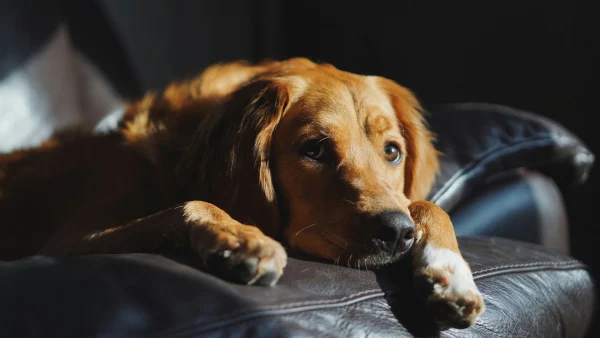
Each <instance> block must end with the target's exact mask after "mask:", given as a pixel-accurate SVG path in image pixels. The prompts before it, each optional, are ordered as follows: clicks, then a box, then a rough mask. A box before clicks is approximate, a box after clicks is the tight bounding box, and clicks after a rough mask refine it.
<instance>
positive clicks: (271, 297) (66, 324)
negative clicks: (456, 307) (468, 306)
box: [0, 238, 593, 337]
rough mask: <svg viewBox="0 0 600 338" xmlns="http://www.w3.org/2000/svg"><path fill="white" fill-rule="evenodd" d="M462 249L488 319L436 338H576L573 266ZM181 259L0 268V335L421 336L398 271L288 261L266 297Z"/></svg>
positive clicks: (580, 301)
mask: <svg viewBox="0 0 600 338" xmlns="http://www.w3.org/2000/svg"><path fill="white" fill-rule="evenodd" d="M460 245H461V249H462V251H463V254H464V256H465V259H466V260H467V261H468V262H469V263H470V264H471V267H472V269H473V272H474V276H475V280H476V283H477V285H478V287H479V288H480V290H481V292H482V294H483V296H484V298H485V301H486V304H487V311H486V313H485V314H484V316H483V317H482V318H481V319H480V320H479V321H478V322H477V323H476V324H475V325H474V326H473V327H471V328H469V329H467V330H466V331H463V330H454V329H451V330H447V331H444V332H443V336H450V337H451V336H457V335H459V334H460V335H465V334H470V335H472V336H477V337H490V336H495V335H499V336H503V337H510V336H513V337H523V336H529V337H556V336H567V337H580V336H583V333H584V332H585V330H586V328H587V326H588V325H589V321H590V316H591V313H592V306H593V297H592V296H591V295H592V294H593V290H592V287H593V286H592V282H591V279H590V275H589V272H588V271H587V270H586V268H585V267H584V266H583V265H582V264H581V263H579V262H578V261H576V260H573V259H572V258H570V257H568V256H565V255H562V254H558V253H554V252H550V251H547V250H545V249H543V248H541V247H538V246H535V245H529V244H524V243H520V242H513V241H510V240H504V239H495V238H488V239H475V238H462V239H460ZM186 260H187V261H185V262H184V263H185V264H179V263H178V262H177V261H179V262H182V261H181V260H180V259H177V261H175V260H173V259H170V258H166V257H162V256H158V255H151V254H129V255H97V256H86V257H67V258H48V257H31V258H25V259H22V260H20V261H16V262H0V275H1V276H2V278H0V299H2V303H1V304H2V305H1V306H0V328H1V331H2V334H3V335H4V336H6V337H35V336H40V335H45V336H52V337H90V336H103V337H109V336H110V337H155V336H161V337H167V336H168V337H188V336H199V335H202V336H208V337H210V336H260V337H267V336H278V337H284V336H311V337H328V336H329V337H351V336H367V335H370V334H374V335H376V336H382V335H396V336H409V331H407V329H406V327H409V328H410V329H411V331H410V332H411V333H413V334H414V333H420V332H419V331H418V330H422V329H423V328H424V327H427V326H426V325H423V322H424V321H425V322H426V321H427V318H428V317H427V315H426V312H422V311H423V309H421V308H420V307H419V306H418V305H419V302H417V301H416V298H415V296H414V295H415V293H414V292H413V291H412V290H413V289H412V287H410V285H409V284H407V282H406V277H407V276H408V275H409V274H408V273H407V270H406V269H405V268H406V267H403V266H397V267H393V268H391V269H389V270H388V271H381V272H379V273H377V274H375V273H374V272H371V271H358V270H355V269H350V268H345V267H342V266H332V265H330V264H323V263H319V262H310V261H305V260H298V259H290V261H289V265H288V267H287V268H286V271H285V274H284V276H283V278H282V279H281V281H280V283H279V284H278V285H277V286H274V287H271V288H268V287H248V286H242V285H236V284H232V283H228V282H225V281H222V280H219V279H218V278H215V277H212V276H211V275H208V274H206V273H203V272H201V271H200V270H198V269H197V266H198V265H199V262H198V259H196V258H189V257H188V258H186ZM540 290H543V292H540ZM399 320H400V323H404V324H407V326H403V325H400V324H399ZM409 324H410V325H409Z"/></svg>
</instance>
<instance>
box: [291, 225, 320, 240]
mask: <svg viewBox="0 0 600 338" xmlns="http://www.w3.org/2000/svg"><path fill="white" fill-rule="evenodd" d="M317 224H318V223H313V224H311V225H307V226H305V227H304V228H302V229H300V231H298V232H297V233H296V234H295V235H294V237H296V236H298V234H299V233H301V232H302V231H304V230H306V229H308V228H310V227H312V226H315V225H317Z"/></svg>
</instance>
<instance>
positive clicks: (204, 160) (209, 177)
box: [176, 80, 289, 236]
mask: <svg viewBox="0 0 600 338" xmlns="http://www.w3.org/2000/svg"><path fill="white" fill-rule="evenodd" d="M288 102H289V94H288V91H287V87H286V86H285V85H284V84H282V83H279V82H277V81H275V80H258V81H255V82H252V83H249V84H247V85H245V86H242V87H241V88H240V89H239V90H237V91H236V92H234V93H233V94H232V95H231V98H230V99H229V100H228V102H226V103H225V104H224V105H223V108H222V110H221V111H217V112H211V113H210V115H209V116H207V117H206V118H205V119H204V120H203V121H202V122H201V124H200V126H199V127H198V129H197V130H196V132H195V135H194V138H193V142H192V144H191V145H190V146H189V147H188V148H187V149H186V150H185V151H184V153H183V155H182V157H181V159H180V161H179V164H178V167H177V170H176V171H177V177H178V181H179V184H180V185H186V184H187V185H188V187H184V189H185V190H186V191H188V195H189V198H190V199H199V200H204V201H207V202H210V203H213V204H215V205H216V206H218V207H220V208H221V209H223V210H225V211H226V212H228V213H229V214H230V216H231V217H233V218H234V219H236V220H238V221H240V222H242V223H246V224H254V225H256V226H258V227H259V228H261V229H262V230H263V231H264V232H265V233H267V234H269V235H273V236H274V235H275V234H277V232H278V227H279V209H278V205H277V198H276V194H275V188H274V186H273V179H272V175H271V168H270V152H271V140H272V136H273V132H274V130H275V128H276V127H277V125H278V123H279V120H280V119H281V117H282V115H283V113H284V112H285V110H286V109H287V105H288Z"/></svg>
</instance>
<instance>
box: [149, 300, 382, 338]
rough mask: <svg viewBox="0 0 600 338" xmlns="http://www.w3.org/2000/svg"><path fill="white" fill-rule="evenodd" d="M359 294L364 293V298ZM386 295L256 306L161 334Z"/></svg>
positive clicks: (359, 301)
mask: <svg viewBox="0 0 600 338" xmlns="http://www.w3.org/2000/svg"><path fill="white" fill-rule="evenodd" d="M359 295H362V299H361V297H360V296H359ZM384 295H385V293H384V292H383V291H382V290H381V289H373V290H369V291H363V292H359V293H357V294H354V295H352V296H346V297H342V298H338V299H331V300H325V301H307V302H297V303H290V304H284V305H281V306H264V307H256V308H252V309H246V310H244V311H238V312H235V313H229V314H227V315H225V316H220V317H217V318H213V319H211V320H210V322H212V324H211V325H209V327H208V328H207V327H206V324H207V322H208V321H203V322H199V323H190V324H188V325H185V326H183V327H181V328H178V329H177V330H176V331H175V332H172V331H171V332H163V333H162V334H161V336H164V335H167V336H172V335H181V334H184V333H186V332H189V331H191V330H192V331H193V332H195V333H198V332H210V331H215V330H218V329H220V328H222V327H223V326H224V325H238V324H240V323H245V322H248V321H252V320H257V319H260V318H262V317H265V316H268V315H278V316H282V315H291V314H295V313H299V312H305V311H312V310H315V309H310V307H311V306H318V305H321V306H325V305H329V306H328V307H326V308H335V307H340V306H346V305H351V304H358V303H362V302H365V301H370V300H373V299H379V298H382V297H383V296H384ZM321 309H323V308H319V309H317V310H321ZM285 310H289V311H290V312H288V313H284V314H277V313H274V314H273V313H268V312H276V311H285ZM245 315H249V316H250V317H249V318H243V317H244V316H245ZM203 326H204V327H203ZM186 327H187V328H186Z"/></svg>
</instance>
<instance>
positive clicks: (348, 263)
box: [346, 253, 354, 267]
mask: <svg viewBox="0 0 600 338" xmlns="http://www.w3.org/2000/svg"><path fill="white" fill-rule="evenodd" d="M352 255H354V253H351V254H350V257H349V258H348V262H347V263H346V265H347V266H348V267H350V260H352Z"/></svg>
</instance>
